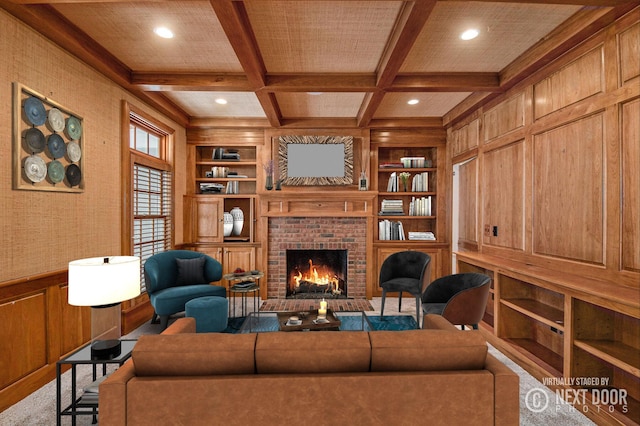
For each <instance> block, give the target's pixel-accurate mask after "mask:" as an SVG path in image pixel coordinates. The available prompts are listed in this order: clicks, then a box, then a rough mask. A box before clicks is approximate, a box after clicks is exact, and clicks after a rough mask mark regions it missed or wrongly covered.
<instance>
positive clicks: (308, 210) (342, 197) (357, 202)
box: [260, 190, 376, 217]
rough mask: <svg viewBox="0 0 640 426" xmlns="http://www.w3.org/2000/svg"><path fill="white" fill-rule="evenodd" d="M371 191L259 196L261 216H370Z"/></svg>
mask: <svg viewBox="0 0 640 426" xmlns="http://www.w3.org/2000/svg"><path fill="white" fill-rule="evenodd" d="M375 196H376V193H375V192H373V191H334V190H327V191H326V192H304V193H303V192H288V191H282V192H280V191H273V192H270V193H267V194H262V195H261V196H260V216H261V217H292V216H304V217H373V216H374V215H375V213H376V212H375Z"/></svg>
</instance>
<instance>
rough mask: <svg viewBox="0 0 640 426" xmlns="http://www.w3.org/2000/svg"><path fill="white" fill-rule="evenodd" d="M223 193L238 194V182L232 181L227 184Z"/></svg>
mask: <svg viewBox="0 0 640 426" xmlns="http://www.w3.org/2000/svg"><path fill="white" fill-rule="evenodd" d="M225 192H226V193H227V194H239V193H240V191H239V190H238V182H237V181H233V180H232V181H229V182H227V188H226V189H225Z"/></svg>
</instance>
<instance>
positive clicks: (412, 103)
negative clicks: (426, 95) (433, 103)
mask: <svg viewBox="0 0 640 426" xmlns="http://www.w3.org/2000/svg"><path fill="white" fill-rule="evenodd" d="M419 102H420V101H419V100H418V99H409V100H408V101H407V103H408V104H409V105H416V104H417V103H419Z"/></svg>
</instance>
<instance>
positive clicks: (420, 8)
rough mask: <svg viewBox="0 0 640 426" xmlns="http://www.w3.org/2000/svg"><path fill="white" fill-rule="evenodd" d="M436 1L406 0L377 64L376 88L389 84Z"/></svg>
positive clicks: (382, 87)
mask: <svg viewBox="0 0 640 426" xmlns="http://www.w3.org/2000/svg"><path fill="white" fill-rule="evenodd" d="M436 3H437V1H420V2H406V3H405V4H404V7H403V8H402V10H401V12H400V16H399V17H398V20H397V24H396V27H395V29H394V32H393V34H392V35H391V37H390V39H389V40H390V41H389V43H388V44H387V48H386V50H385V52H384V54H383V56H382V59H381V61H380V64H379V66H378V82H377V85H378V88H381V89H384V88H386V87H387V86H390V85H391V83H392V82H393V80H394V79H395V78H396V75H397V74H398V71H399V70H400V67H401V66H402V64H403V63H404V61H405V59H406V58H407V55H408V54H409V52H410V51H411V48H412V47H413V44H414V43H415V42H416V39H417V38H418V35H420V31H422V27H424V25H425V24H426V22H427V19H429V15H431V11H432V10H433V8H434V6H435V5H436Z"/></svg>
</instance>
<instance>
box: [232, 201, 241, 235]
mask: <svg viewBox="0 0 640 426" xmlns="http://www.w3.org/2000/svg"><path fill="white" fill-rule="evenodd" d="M231 216H233V235H240V234H241V233H242V227H243V226H244V213H243V212H242V210H241V209H240V207H234V208H232V209H231Z"/></svg>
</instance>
